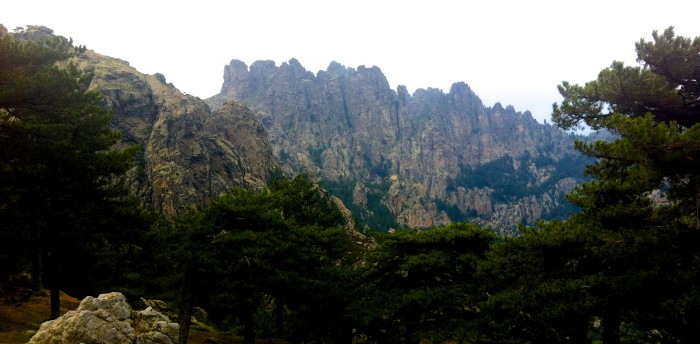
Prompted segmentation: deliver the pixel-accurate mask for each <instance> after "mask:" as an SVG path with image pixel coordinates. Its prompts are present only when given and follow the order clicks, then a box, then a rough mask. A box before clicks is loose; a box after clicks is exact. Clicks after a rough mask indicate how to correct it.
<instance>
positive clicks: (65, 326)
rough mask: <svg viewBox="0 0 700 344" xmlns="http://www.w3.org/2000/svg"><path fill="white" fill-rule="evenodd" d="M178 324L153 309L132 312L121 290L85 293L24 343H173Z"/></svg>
mask: <svg viewBox="0 0 700 344" xmlns="http://www.w3.org/2000/svg"><path fill="white" fill-rule="evenodd" d="M179 328H180V327H179V325H178V324H177V323H174V322H171V321H170V319H168V317H166V316H165V315H163V314H161V313H160V312H158V311H155V310H153V308H151V307H148V308H146V309H144V310H141V311H134V310H133V309H132V308H131V306H130V305H129V303H128V302H127V300H126V298H125V297H124V295H122V294H121V293H116V292H115V293H109V294H101V295H99V296H98V297H97V298H94V297H92V296H88V297H86V298H85V299H83V301H81V302H80V306H78V309H76V310H74V311H68V312H66V314H64V315H63V316H61V317H60V318H58V319H55V320H51V321H47V322H44V323H43V324H41V327H40V328H39V331H38V332H37V333H36V334H35V335H34V336H33V337H32V338H31V339H30V340H29V343H28V344H62V343H93V344H125V343H134V344H174V343H177V342H178V331H179Z"/></svg>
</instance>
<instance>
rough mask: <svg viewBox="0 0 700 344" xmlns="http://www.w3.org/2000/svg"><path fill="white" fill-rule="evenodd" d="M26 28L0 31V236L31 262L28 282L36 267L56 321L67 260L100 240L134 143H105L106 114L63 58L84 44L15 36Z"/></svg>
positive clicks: (111, 136)
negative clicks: (106, 213)
mask: <svg viewBox="0 0 700 344" xmlns="http://www.w3.org/2000/svg"><path fill="white" fill-rule="evenodd" d="M42 32H43V31H42ZM29 33H31V32H30V31H28V32H19V33H17V34H9V33H8V34H4V35H2V37H0V61H2V62H1V63H2V65H1V66H0V171H1V172H2V178H0V188H1V189H2V193H1V194H2V195H3V196H2V198H1V199H0V205H1V206H0V209H1V210H0V212H1V213H0V216H2V217H3V219H4V220H6V221H4V223H5V224H6V227H5V228H6V229H5V230H4V232H3V233H2V235H3V236H4V239H9V240H17V239H18V241H19V243H20V246H21V247H22V248H23V250H26V252H25V253H26V256H28V257H29V260H30V261H31V262H32V265H33V267H32V278H33V279H34V286H35V287H38V286H39V284H40V283H39V279H38V278H39V276H40V271H41V270H43V271H41V275H43V277H44V278H43V284H44V285H45V286H46V287H48V288H49V289H50V290H51V302H52V307H51V316H52V318H55V317H57V316H58V292H59V290H61V289H62V288H63V287H64V285H65V283H66V281H68V280H69V277H71V278H73V277H76V276H77V275H76V273H75V271H76V269H78V268H79V267H78V266H75V265H74V264H76V263H79V262H83V263H85V262H89V261H90V260H89V259H86V256H85V254H94V253H95V252H94V249H86V248H88V247H91V246H93V245H97V246H99V245H100V243H101V242H103V232H102V231H101V228H102V227H101V225H102V223H101V219H103V218H104V213H103V212H104V210H105V209H108V208H110V207H111V206H114V205H116V204H118V203H117V201H118V200H120V199H123V197H124V192H123V189H121V188H120V187H119V184H118V183H115V180H116V179H115V177H118V176H119V175H121V174H122V173H124V172H125V171H126V170H127V169H128V168H129V167H130V164H131V160H132V156H133V154H134V152H135V148H129V149H115V148H114V145H115V144H116V143H118V141H119V133H117V132H115V131H113V130H112V129H110V127H109V125H110V123H111V120H112V112H111V110H109V109H107V108H105V107H104V106H103V105H102V103H101V100H100V96H99V94H98V93H96V92H94V91H88V86H89V82H90V79H91V76H90V75H89V74H86V73H84V72H82V71H80V70H78V69H77V68H76V67H75V65H73V64H71V63H70V62H68V61H67V60H66V59H67V58H69V57H71V56H75V55H77V54H80V53H82V52H83V50H84V48H81V47H73V45H72V42H71V41H70V40H67V39H65V38H63V37H57V36H53V35H50V34H46V35H39V36H38V38H37V39H36V40H27V39H22V37H23V36H31V35H29ZM44 33H45V32H44Z"/></svg>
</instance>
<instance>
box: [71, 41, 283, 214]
mask: <svg viewBox="0 0 700 344" xmlns="http://www.w3.org/2000/svg"><path fill="white" fill-rule="evenodd" d="M74 62H75V63H76V64H77V65H78V67H80V68H82V69H84V70H86V71H88V72H90V73H92V74H93V75H94V77H93V79H92V83H91V85H90V87H91V88H92V89H95V90H97V91H99V92H100V94H101V95H102V96H103V99H104V101H105V103H106V104H107V105H108V106H110V107H111V108H112V109H113V110H114V112H115V119H114V123H113V125H114V126H115V127H116V128H117V129H119V131H121V133H122V144H124V145H138V146H139V147H141V151H140V154H139V158H138V163H137V166H136V167H135V168H133V169H132V170H131V171H130V172H129V180H130V182H131V188H132V190H133V191H134V192H135V194H136V195H138V196H139V198H140V199H141V200H142V202H143V203H144V204H145V205H146V206H147V207H149V208H151V209H153V210H157V211H162V212H163V213H165V214H176V213H179V212H182V211H183V210H184V209H186V208H187V207H188V206H190V205H192V204H200V205H203V204H206V203H207V202H208V200H209V199H210V198H211V197H217V196H219V195H221V194H222V193H223V192H225V191H226V190H229V189H231V188H234V187H242V188H249V189H260V188H262V187H264V186H265V185H266V183H267V181H268V180H269V179H270V177H271V176H272V175H273V174H274V173H276V171H278V170H279V162H278V161H277V159H276V158H275V157H274V155H273V154H272V147H271V145H270V143H269V141H268V137H267V133H266V132H265V128H263V126H262V125H261V124H260V123H259V122H258V121H257V119H256V118H255V116H254V114H253V113H252V112H251V111H250V110H249V109H248V108H246V107H245V106H243V105H241V104H240V103H236V102H229V103H227V104H225V105H223V106H219V107H217V110H216V111H211V109H210V108H209V106H208V105H207V104H206V103H205V102H204V101H203V100H201V99H199V98H197V97H193V96H191V95H186V94H183V93H182V92H180V91H179V90H178V89H177V88H175V86H173V85H172V84H170V83H167V81H166V79H165V77H164V76H163V75H161V74H155V75H146V74H143V73H140V72H138V71H137V70H136V69H134V68H133V67H131V66H129V63H128V62H126V61H123V60H119V59H116V58H111V57H107V56H103V55H100V54H98V53H95V52H93V51H87V52H86V53H84V54H83V55H82V56H80V57H79V58H77V59H76V60H75V61H74Z"/></svg>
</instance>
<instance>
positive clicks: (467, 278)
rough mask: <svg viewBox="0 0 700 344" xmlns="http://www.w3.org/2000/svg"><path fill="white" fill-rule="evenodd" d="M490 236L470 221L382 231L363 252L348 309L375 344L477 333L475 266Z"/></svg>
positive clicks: (469, 337)
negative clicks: (358, 284) (357, 293)
mask: <svg viewBox="0 0 700 344" xmlns="http://www.w3.org/2000/svg"><path fill="white" fill-rule="evenodd" d="M494 239H495V237H494V235H493V234H492V233H491V232H489V231H488V230H485V229H480V228H478V227H476V226H474V225H468V224H463V223H460V224H452V225H450V226H447V227H441V228H436V229H431V230H402V231H398V232H396V233H394V234H387V235H386V236H384V237H383V239H382V240H381V241H380V243H379V245H378V246H377V247H376V248H374V249H372V250H371V251H370V252H369V253H368V254H367V256H366V258H365V259H366V262H365V264H364V266H365V272H364V276H363V280H364V283H365V285H364V286H363V289H362V293H361V297H360V298H359V299H357V300H356V301H355V303H354V306H353V313H354V314H355V317H356V319H357V320H356V321H357V322H358V326H359V330H360V331H361V333H363V334H365V335H366V336H368V337H369V340H370V342H376V343H399V342H403V343H407V344H409V343H418V342H419V341H420V339H421V338H425V339H430V341H431V342H444V341H451V340H457V341H459V342H475V341H478V340H479V337H480V331H481V330H480V324H481V320H480V318H479V316H478V313H479V304H480V303H481V302H482V301H483V297H484V295H485V294H484V290H483V289H482V288H481V285H482V284H481V283H480V281H478V279H477V275H476V274H477V271H478V265H479V264H481V262H482V261H483V260H485V254H486V252H487V251H488V249H489V246H490V245H491V243H492V242H493V240H494Z"/></svg>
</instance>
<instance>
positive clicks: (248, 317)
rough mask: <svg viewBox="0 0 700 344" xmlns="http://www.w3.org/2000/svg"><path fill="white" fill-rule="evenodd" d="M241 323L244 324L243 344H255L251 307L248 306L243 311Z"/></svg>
mask: <svg viewBox="0 0 700 344" xmlns="http://www.w3.org/2000/svg"><path fill="white" fill-rule="evenodd" d="M241 322H243V344H255V324H254V323H253V311H252V310H251V307H250V305H246V307H245V309H244V310H243V314H242V315H241Z"/></svg>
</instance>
